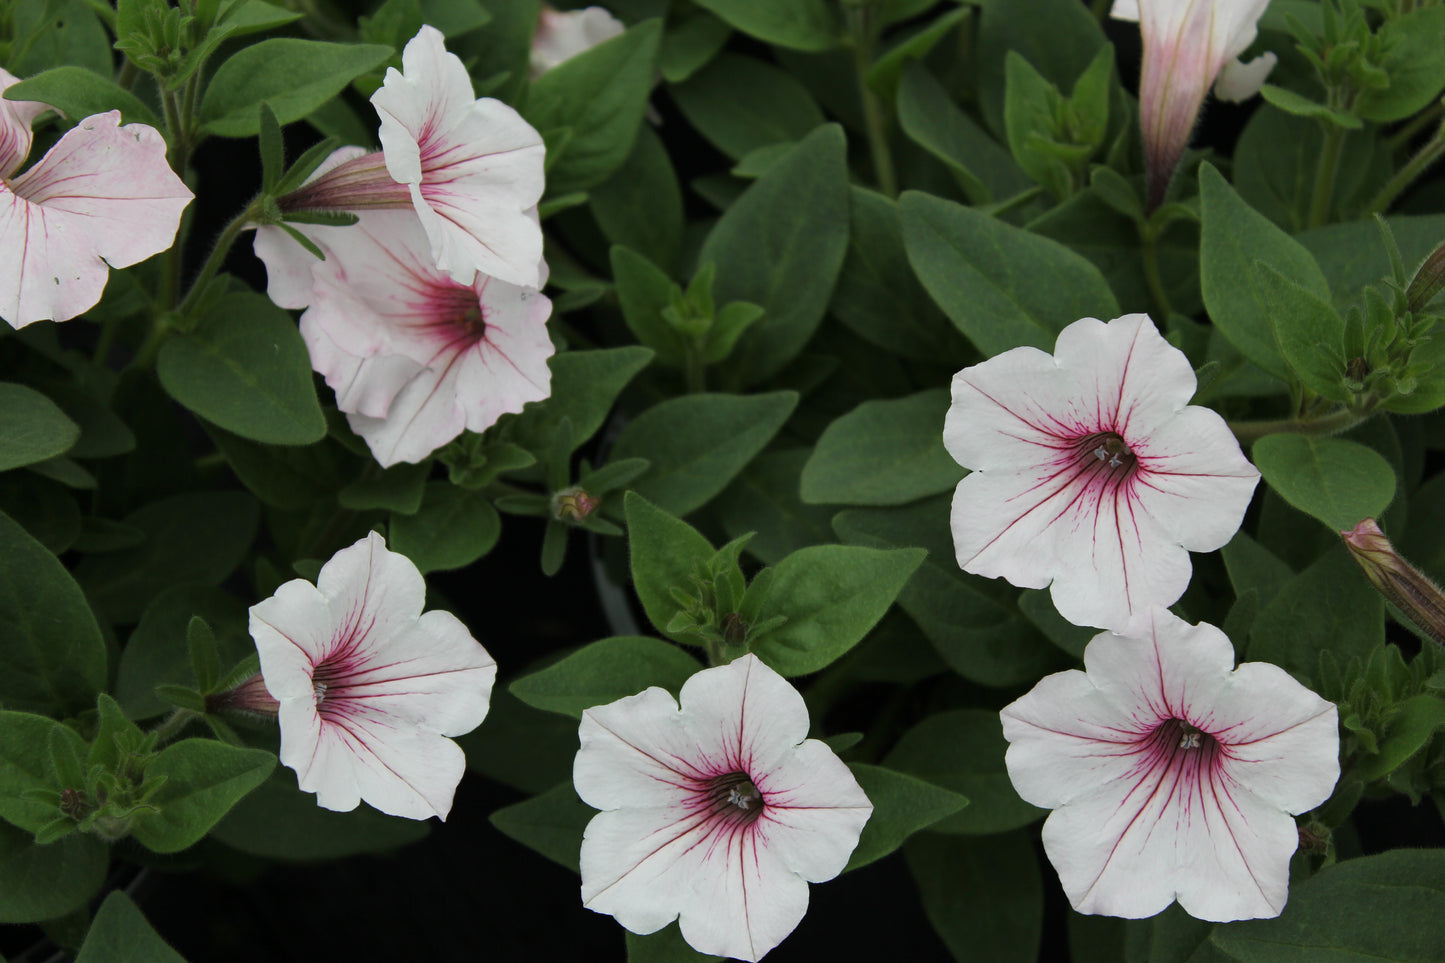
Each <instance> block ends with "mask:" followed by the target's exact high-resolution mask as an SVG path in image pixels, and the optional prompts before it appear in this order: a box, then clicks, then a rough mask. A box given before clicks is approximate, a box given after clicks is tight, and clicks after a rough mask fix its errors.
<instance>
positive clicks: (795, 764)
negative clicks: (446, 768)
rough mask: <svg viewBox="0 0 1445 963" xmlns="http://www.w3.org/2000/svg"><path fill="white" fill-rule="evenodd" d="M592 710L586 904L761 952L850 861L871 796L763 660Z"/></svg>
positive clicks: (694, 941)
mask: <svg viewBox="0 0 1445 963" xmlns="http://www.w3.org/2000/svg"><path fill="white" fill-rule="evenodd" d="M680 701H681V708H679V706H678V703H677V702H675V701H673V698H672V696H671V695H669V694H668V693H667V692H666V691H665V690H663V689H659V688H656V687H653V688H651V689H648V690H646V691H645V692H642V693H639V694H638V695H635V696H628V697H627V698H625V699H619V700H618V701H616V702H613V703H610V704H608V705H605V706H595V707H593V708H591V709H588V710H587V711H586V712H584V713H583V714H582V725H581V728H580V730H579V735H580V737H581V740H582V748H581V749H580V750H579V751H578V753H577V760H576V763H575V765H574V766H573V770H572V775H573V781H574V783H575V784H576V787H577V794H578V795H579V796H581V797H582V799H583V801H584V802H586V803H587V804H588V805H590V806H593V807H595V808H597V809H601V810H604V811H603V812H601V813H598V814H597V815H596V816H594V817H593V818H592V821H591V822H590V823H588V824H587V831H586V834H585V835H584V836H583V839H582V903H583V905H585V906H587V907H588V908H590V909H593V910H596V911H597V912H599V913H607V914H610V915H612V916H614V917H616V918H617V922H619V923H621V924H622V925H623V926H624V927H626V928H627V929H629V930H631V931H632V932H634V933H652V932H655V931H656V930H659V929H661V928H662V927H664V926H666V925H667V924H668V923H670V922H672V921H673V920H674V919H678V920H679V925H680V927H681V929H682V936H683V938H684V939H685V940H687V942H688V943H689V944H690V945H691V946H692V947H693V948H694V949H696V950H698V951H699V952H701V953H712V954H716V955H718V956H731V957H736V958H738V959H742V960H757V959H759V958H761V957H762V956H763V954H765V953H767V952H768V950H770V949H772V948H773V947H774V946H777V945H778V943H780V942H782V940H783V938H784V937H786V936H787V935H788V934H789V933H791V932H792V931H793V928H794V927H796V926H797V925H798V922H799V921H800V920H801V919H802V918H803V913H804V911H806V910H807V908H808V883H809V882H814V883H818V882H822V881H824V880H829V879H832V878H833V877H834V876H837V875H838V874H839V873H840V872H842V871H843V867H844V866H845V865H846V864H847V862H848V857H849V855H850V854H851V853H852V852H853V847H854V846H856V845H857V843H858V836H859V833H861V832H862V830H863V824H864V823H866V822H867V821H868V817H869V815H870V814H871V813H872V811H873V806H872V804H871V803H869V802H868V797H867V796H865V795H864V794H863V790H862V789H860V788H859V787H858V783H857V781H856V780H855V779H854V778H853V775H852V773H850V772H849V771H848V767H847V766H845V765H844V764H843V763H842V761H841V760H839V759H838V757H837V756H835V755H834V754H833V752H832V750H831V749H829V748H828V747H827V746H826V745H824V744H823V743H822V742H819V741H818V740H816V739H805V738H804V737H805V736H807V734H808V710H807V708H806V707H805V706H804V705H803V698H802V696H800V695H799V694H798V692H797V690H795V689H794V688H793V687H792V686H790V685H789V684H788V683H787V682H786V681H784V679H783V677H782V676H780V675H778V674H777V673H776V672H774V671H773V670H772V669H769V668H768V667H767V666H765V665H764V664H763V663H762V662H760V661H759V660H758V658H757V657H756V656H753V655H745V656H743V657H742V658H740V659H738V660H737V661H735V662H733V663H731V664H729V665H724V666H718V667H717V668H714V669H705V670H703V671H702V672H699V673H697V674H696V675H694V676H693V677H692V678H690V679H688V681H687V682H686V683H685V684H684V685H683V687H682V692H681V698H680Z"/></svg>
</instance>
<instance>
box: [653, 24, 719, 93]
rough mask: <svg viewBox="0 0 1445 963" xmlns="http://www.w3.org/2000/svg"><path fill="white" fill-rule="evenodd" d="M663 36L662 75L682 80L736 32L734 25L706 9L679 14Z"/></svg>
mask: <svg viewBox="0 0 1445 963" xmlns="http://www.w3.org/2000/svg"><path fill="white" fill-rule="evenodd" d="M670 19H672V21H673V22H672V23H670V24H668V28H667V33H665V34H664V35H663V37H662V51H661V53H660V54H659V55H658V59H659V60H660V63H659V64H658V66H659V67H660V68H661V69H662V79H663V80H665V81H667V82H668V83H669V84H680V83H682V82H683V81H684V80H686V79H687V78H689V77H691V76H692V75H693V74H694V73H695V72H696V71H698V70H699V69H701V68H702V67H703V65H704V64H706V63H707V62H708V61H710V60H712V58H713V57H714V56H716V55H717V52H718V51H719V50H721V49H722V47H723V44H725V43H727V41H728V37H730V36H732V32H733V28H732V27H729V26H728V25H727V24H726V23H724V22H723V21H721V20H719V19H718V18H717V17H714V16H713V15H712V14H710V13H708V12H707V11H706V10H693V11H691V12H690V13H683V14H681V15H678V16H675V17H673V18H670Z"/></svg>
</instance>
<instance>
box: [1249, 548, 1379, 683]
mask: <svg viewBox="0 0 1445 963" xmlns="http://www.w3.org/2000/svg"><path fill="white" fill-rule="evenodd" d="M1384 641H1385V602H1384V598H1383V597H1382V596H1381V595H1380V593H1379V592H1377V591H1376V590H1375V587H1374V586H1372V585H1371V584H1370V583H1369V581H1368V580H1367V579H1366V578H1365V576H1364V573H1363V572H1361V571H1360V568H1359V565H1357V564H1356V563H1355V561H1354V559H1353V558H1351V557H1350V553H1349V551H1348V550H1347V549H1346V548H1345V546H1344V544H1343V543H1338V544H1336V545H1334V546H1332V547H1331V548H1330V550H1329V551H1327V552H1326V553H1325V554H1323V555H1321V556H1320V557H1319V559H1318V560H1316V561H1315V562H1314V563H1313V564H1311V565H1310V566H1309V567H1308V568H1306V569H1305V570H1304V571H1303V572H1300V573H1299V574H1298V575H1295V576H1293V577H1292V578H1290V580H1289V581H1287V582H1285V583H1284V584H1283V585H1281V586H1280V588H1279V591H1278V593H1277V594H1276V595H1275V596H1274V597H1273V598H1272V599H1270V600H1269V602H1268V603H1266V604H1265V605H1264V606H1263V607H1262V608H1261V609H1260V610H1259V614H1258V615H1256V616H1255V618H1254V623H1253V624H1252V625H1251V626H1250V633H1249V649H1248V657H1249V659H1250V660H1251V661H1267V662H1273V663H1275V664H1276V665H1280V666H1283V667H1284V668H1285V669H1287V670H1289V671H1290V672H1291V673H1293V674H1294V675H1295V676H1297V677H1299V678H1302V679H1313V678H1314V677H1315V674H1316V672H1318V670H1319V664H1320V653H1321V652H1324V651H1326V650H1328V651H1330V652H1332V653H1334V654H1335V656H1336V657H1338V658H1339V660H1340V662H1341V663H1342V664H1343V663H1347V662H1349V660H1350V658H1351V657H1352V656H1357V655H1358V656H1360V657H1362V658H1363V657H1367V656H1368V655H1369V653H1370V652H1371V650H1373V649H1374V648H1375V647H1376V646H1378V645H1380V644H1382V643H1383V642H1384Z"/></svg>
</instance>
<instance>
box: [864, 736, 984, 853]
mask: <svg viewBox="0 0 1445 963" xmlns="http://www.w3.org/2000/svg"><path fill="white" fill-rule="evenodd" d="M848 768H849V769H851V770H852V771H853V775H854V777H855V778H856V779H857V780H858V785H860V786H862V787H863V792H864V793H866V794H867V796H868V801H869V802H871V803H872V804H873V815H871V816H869V817H868V822H867V824H866V825H865V826H864V827H863V835H862V836H860V837H859V839H858V848H856V849H854V850H853V855H852V856H851V857H850V858H849V860H848V867H847V868H848V869H857V868H858V867H860V866H866V865H868V864H869V863H871V862H873V861H874V860H876V859H882V858H883V857H884V856H887V855H888V854H889V853H891V852H893V851H894V850H895V849H897V848H898V847H899V846H902V845H903V842H904V840H906V839H907V838H908V837H909V836H912V835H913V834H914V833H916V832H918V831H919V830H920V829H927V828H928V827H929V826H932V825H933V824H934V823H936V822H938V821H939V820H940V819H944V818H946V817H948V816H950V815H952V814H953V813H956V812H958V811H959V810H960V809H962V808H963V807H964V806H966V805H968V800H967V799H965V798H964V797H962V796H960V795H959V794H958V793H956V792H951V791H950V790H947V789H944V788H943V787H941V786H935V785H934V784H933V783H930V782H925V781H924V780H922V779H918V778H915V777H913V776H910V775H908V774H907V773H902V772H895V771H894V770H892V769H889V768H886V767H884V766H870V765H868V764H866V763H861V762H855V763H852V764H851V765H849V767H848Z"/></svg>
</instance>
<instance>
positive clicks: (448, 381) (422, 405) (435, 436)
mask: <svg viewBox="0 0 1445 963" xmlns="http://www.w3.org/2000/svg"><path fill="white" fill-rule="evenodd" d="M307 233H308V234H311V235H312V236H314V237H317V238H318V239H319V241H320V243H321V244H323V245H324V246H325V248H326V250H327V251H328V252H329V253H328V255H327V258H326V260H325V261H314V259H313V261H314V266H313V267H312V278H313V293H312V297H311V306H310V307H308V308H307V309H306V312H305V313H304V314H303V315H302V316H301V335H302V337H303V338H304V339H305V341H306V346H307V349H308V350H309V351H310V354H311V364H312V367H313V368H315V369H316V370H317V371H319V372H320V373H321V374H322V375H323V376H325V378H326V383H327V384H329V385H331V387H332V389H333V390H335V392H336V405H337V407H338V408H339V409H340V410H342V411H344V412H346V416H347V420H348V421H349V422H350V423H351V427H352V429H353V430H354V431H355V432H356V433H357V434H359V435H361V437H362V438H364V439H365V440H366V443H367V445H368V446H370V448H371V452H372V454H373V455H374V456H375V457H376V460H377V462H379V463H380V464H381V465H383V466H390V465H394V464H396V463H397V462H402V461H407V462H419V461H421V460H422V459H424V458H426V457H427V456H428V455H430V454H431V453H432V452H433V451H435V450H436V449H438V448H440V447H441V446H442V445H445V444H446V443H447V442H449V441H451V440H452V439H453V438H455V437H456V436H457V435H459V434H461V433H462V431H463V430H469V431H477V432H480V431H485V430H486V429H487V428H490V427H491V426H492V425H493V424H495V423H496V421H497V419H498V418H500V417H501V416H502V415H503V414H506V413H508V412H518V411H521V410H522V406H523V405H524V404H526V403H527V402H529V401H540V400H542V399H543V398H546V397H547V396H548V395H549V394H550V393H551V378H552V373H551V370H550V369H549V368H548V367H547V359H548V358H549V357H551V356H552V353H553V351H554V350H555V349H554V348H553V345H552V340H551V338H550V337H549V336H548V334H547V318H548V316H549V315H550V314H551V312H552V304H551V302H550V301H548V300H547V298H545V297H544V296H542V295H541V294H540V293H538V292H537V291H536V290H533V289H531V288H520V287H517V286H515V285H512V284H508V283H506V282H505V281H501V280H499V279H497V278H492V277H488V276H486V275H484V274H478V275H477V276H476V278H475V280H474V281H473V282H472V283H471V284H460V283H458V282H457V281H454V280H453V279H452V278H450V277H448V276H447V275H446V274H444V273H442V272H441V271H439V270H437V268H435V267H434V266H433V265H432V263H431V258H430V256H429V255H428V253H427V244H426V236H425V235H424V234H423V233H422V228H421V225H420V224H419V223H418V221H417V219H416V216H415V215H414V214H412V213H411V212H409V211H373V212H371V213H367V214H363V215H362V216H361V219H360V221H358V223H356V224H354V225H352V226H350V227H319V228H318V227H308V228H307ZM306 256H309V255H306Z"/></svg>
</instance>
